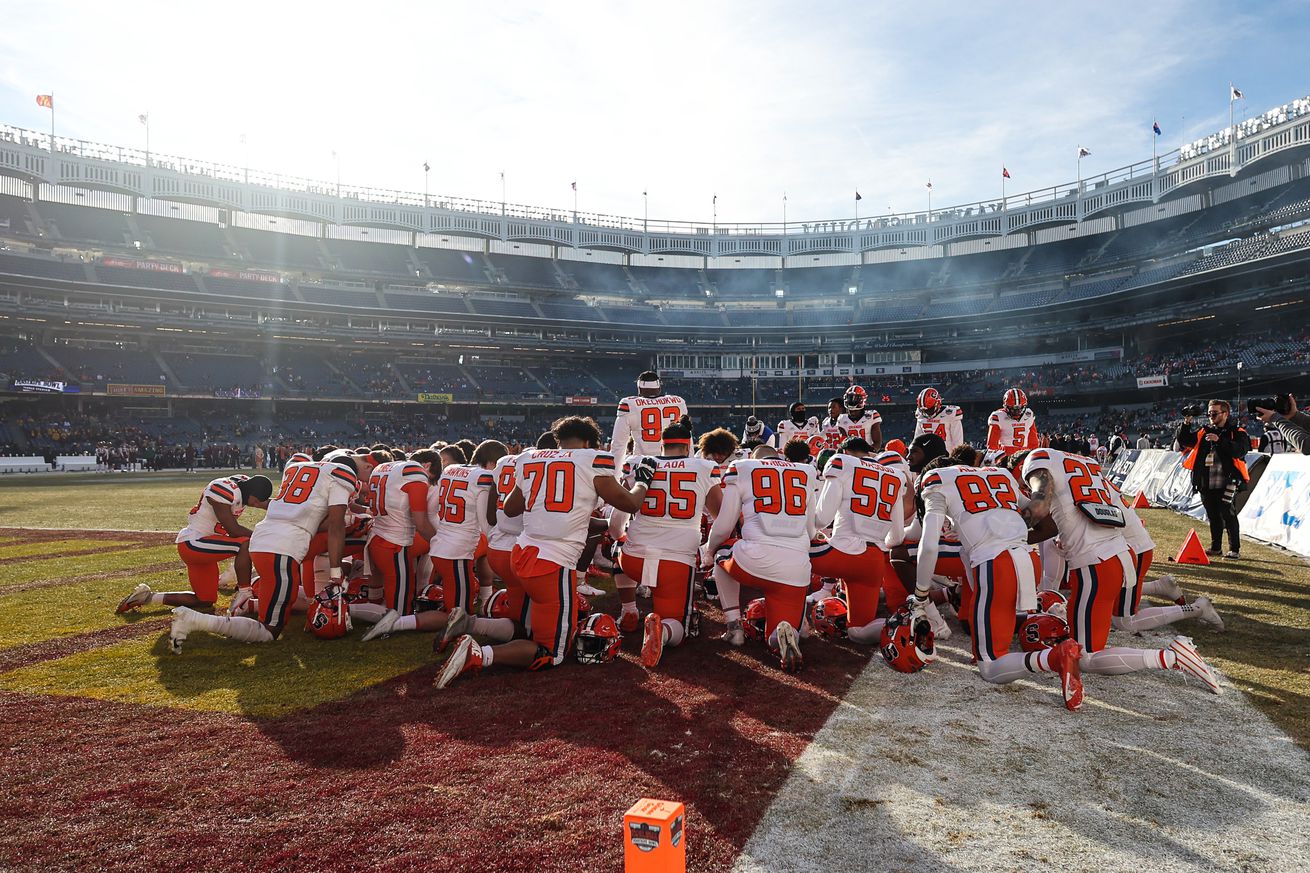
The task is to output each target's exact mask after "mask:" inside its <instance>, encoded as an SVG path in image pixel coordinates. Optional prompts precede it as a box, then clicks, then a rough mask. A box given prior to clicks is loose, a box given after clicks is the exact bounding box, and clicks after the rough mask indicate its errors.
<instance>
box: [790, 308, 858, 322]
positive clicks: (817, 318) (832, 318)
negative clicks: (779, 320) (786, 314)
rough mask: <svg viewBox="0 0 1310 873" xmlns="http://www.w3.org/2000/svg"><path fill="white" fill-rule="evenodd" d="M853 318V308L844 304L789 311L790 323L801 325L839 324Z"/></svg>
mask: <svg viewBox="0 0 1310 873" xmlns="http://www.w3.org/2000/svg"><path fill="white" fill-rule="evenodd" d="M854 318H855V310H853V309H847V308H846V307H844V306H833V307H826V306H825V307H820V308H817V309H794V310H792V313H791V320H792V324H795V325H796V326H797V327H801V326H824V325H830V326H834V327H836V326H840V325H846V324H850V323H851V321H853V320H854Z"/></svg>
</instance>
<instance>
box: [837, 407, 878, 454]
mask: <svg viewBox="0 0 1310 873" xmlns="http://www.w3.org/2000/svg"><path fill="white" fill-rule="evenodd" d="M880 424H882V416H881V415H879V414H878V411H877V410H876V409H870V408H869V407H867V406H866V407H865V408H864V414H863V415H861V416H860V419H859V421H856V420H854V419H852V418H851V417H850V416H849V415H847V414H846V413H844V412H843V413H842V414H841V416H840V417H839V418H838V419H837V428H838V430H840V431H841V439H843V440H844V439H848V438H849V437H859V438H860V439H862V440H864V441H865V442H867V443H868V444H869V445H871V446H873V426H874V425H880ZM839 445H841V443H840V441H839V442H838V446H839ZM833 448H837V446H833ZM874 448H878V447H877V446H874Z"/></svg>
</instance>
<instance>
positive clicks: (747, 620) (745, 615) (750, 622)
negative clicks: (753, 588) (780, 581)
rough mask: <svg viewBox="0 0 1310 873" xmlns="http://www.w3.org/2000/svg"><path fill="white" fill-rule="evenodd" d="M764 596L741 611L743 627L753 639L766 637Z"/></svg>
mask: <svg viewBox="0 0 1310 873" xmlns="http://www.w3.org/2000/svg"><path fill="white" fill-rule="evenodd" d="M764 616H765V612H764V598H763V597H757V598H755V599H754V600H752V601H751V602H750V603H748V604H746V608H745V609H743V610H742V611H741V629H742V630H743V631H744V632H745V634H746V636H748V637H750V638H751V639H753V640H762V639H764V628H765V626H766V625H765V620H764Z"/></svg>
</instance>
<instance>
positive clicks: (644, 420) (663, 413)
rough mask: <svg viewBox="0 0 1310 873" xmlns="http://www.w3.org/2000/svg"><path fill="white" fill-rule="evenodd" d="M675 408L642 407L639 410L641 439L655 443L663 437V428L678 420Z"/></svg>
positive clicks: (676, 408)
mask: <svg viewBox="0 0 1310 873" xmlns="http://www.w3.org/2000/svg"><path fill="white" fill-rule="evenodd" d="M679 417H680V416H679V415H678V407H676V406H643V407H642V408H641V438H642V439H643V440H645V441H646V442H648V443H657V442H659V441H660V438H661V437H663V436H664V428H666V427H668V426H669V425H671V424H673V423H674V422H675V421H677V420H678V418H679Z"/></svg>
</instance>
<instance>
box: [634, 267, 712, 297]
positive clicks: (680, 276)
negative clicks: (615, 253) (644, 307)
mask: <svg viewBox="0 0 1310 873" xmlns="http://www.w3.org/2000/svg"><path fill="white" fill-rule="evenodd" d="M628 271H629V272H630V273H632V277H633V278H634V279H636V280H637V281H638V282H640V283H642V284H643V285H645V286H646V287H647V288H648V289H650V292H651V293H652V294H656V295H669V296H676V297H692V296H696V295H699V294H700V293H701V291H700V284H699V277H698V274H697V271H696V270H692V269H684V268H679V267H629V268H628Z"/></svg>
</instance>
